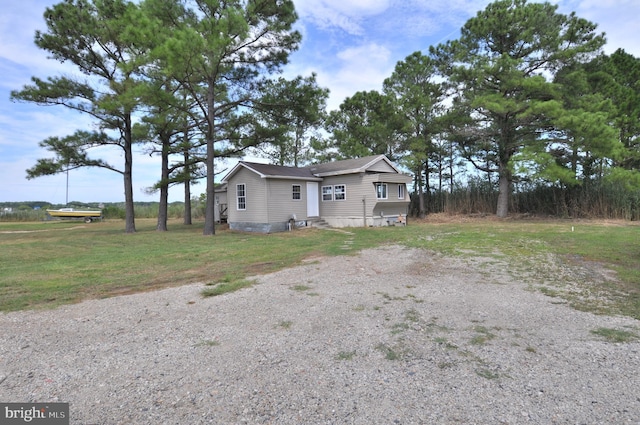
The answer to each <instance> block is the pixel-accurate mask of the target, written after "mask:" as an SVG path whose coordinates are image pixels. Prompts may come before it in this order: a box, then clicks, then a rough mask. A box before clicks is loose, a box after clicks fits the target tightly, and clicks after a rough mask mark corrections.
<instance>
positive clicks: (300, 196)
mask: <svg viewBox="0 0 640 425" xmlns="http://www.w3.org/2000/svg"><path fill="white" fill-rule="evenodd" d="M296 186H297V187H298V192H296V191H295V190H294V189H295V188H296ZM296 193H297V194H298V196H299V198H298V199H296V198H295V194H296ZM291 199H292V200H293V201H302V185H300V184H294V185H291Z"/></svg>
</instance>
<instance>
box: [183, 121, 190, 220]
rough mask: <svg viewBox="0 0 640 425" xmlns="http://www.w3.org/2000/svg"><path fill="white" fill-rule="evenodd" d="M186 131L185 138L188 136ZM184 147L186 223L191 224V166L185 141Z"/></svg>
mask: <svg viewBox="0 0 640 425" xmlns="http://www.w3.org/2000/svg"><path fill="white" fill-rule="evenodd" d="M186 134H187V133H186V132H185V139H186V138H187V135H186ZM184 146H185V148H184V163H185V168H184V224H186V225H191V224H192V221H191V166H190V165H187V164H189V148H188V147H187V146H188V145H187V143H185V145H184Z"/></svg>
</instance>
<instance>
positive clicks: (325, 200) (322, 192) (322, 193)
mask: <svg viewBox="0 0 640 425" xmlns="http://www.w3.org/2000/svg"><path fill="white" fill-rule="evenodd" d="M327 187H328V188H329V189H331V193H327V195H331V199H324V195H325V193H324V189H325V188H327ZM320 192H321V195H322V196H321V198H322V202H330V201H333V186H322V188H321V189H320Z"/></svg>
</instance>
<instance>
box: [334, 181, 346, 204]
mask: <svg viewBox="0 0 640 425" xmlns="http://www.w3.org/2000/svg"><path fill="white" fill-rule="evenodd" d="M337 187H342V188H343V191H342V192H341V193H340V194H341V195H344V199H337V195H338V192H337V191H336V188H337ZM333 200H334V201H340V202H343V201H346V200H347V185H346V184H335V185H333Z"/></svg>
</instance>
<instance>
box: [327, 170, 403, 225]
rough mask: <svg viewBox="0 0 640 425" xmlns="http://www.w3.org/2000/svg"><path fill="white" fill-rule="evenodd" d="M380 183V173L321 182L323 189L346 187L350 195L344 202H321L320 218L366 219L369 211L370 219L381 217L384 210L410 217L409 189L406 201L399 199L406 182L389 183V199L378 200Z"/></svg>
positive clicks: (329, 179) (344, 176) (339, 177)
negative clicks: (408, 210) (399, 190)
mask: <svg viewBox="0 0 640 425" xmlns="http://www.w3.org/2000/svg"><path fill="white" fill-rule="evenodd" d="M378 181H379V177H378V174H349V175H343V176H335V177H327V178H325V179H324V181H323V182H322V183H320V186H321V187H322V186H335V185H340V184H344V185H346V192H347V196H346V200H344V201H335V200H334V201H322V200H321V201H320V216H323V217H362V216H363V214H364V209H365V208H366V214H367V216H371V215H374V214H375V215H378V214H379V212H380V211H384V213H385V214H398V213H402V214H406V206H407V204H408V203H409V196H408V193H407V190H406V188H405V198H404V200H399V199H398V185H404V183H386V184H387V199H377V198H376V191H375V185H374V183H376V182H378ZM320 190H321V191H322V189H320ZM363 199H364V201H365V202H364V203H363ZM385 207H386V209H385Z"/></svg>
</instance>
